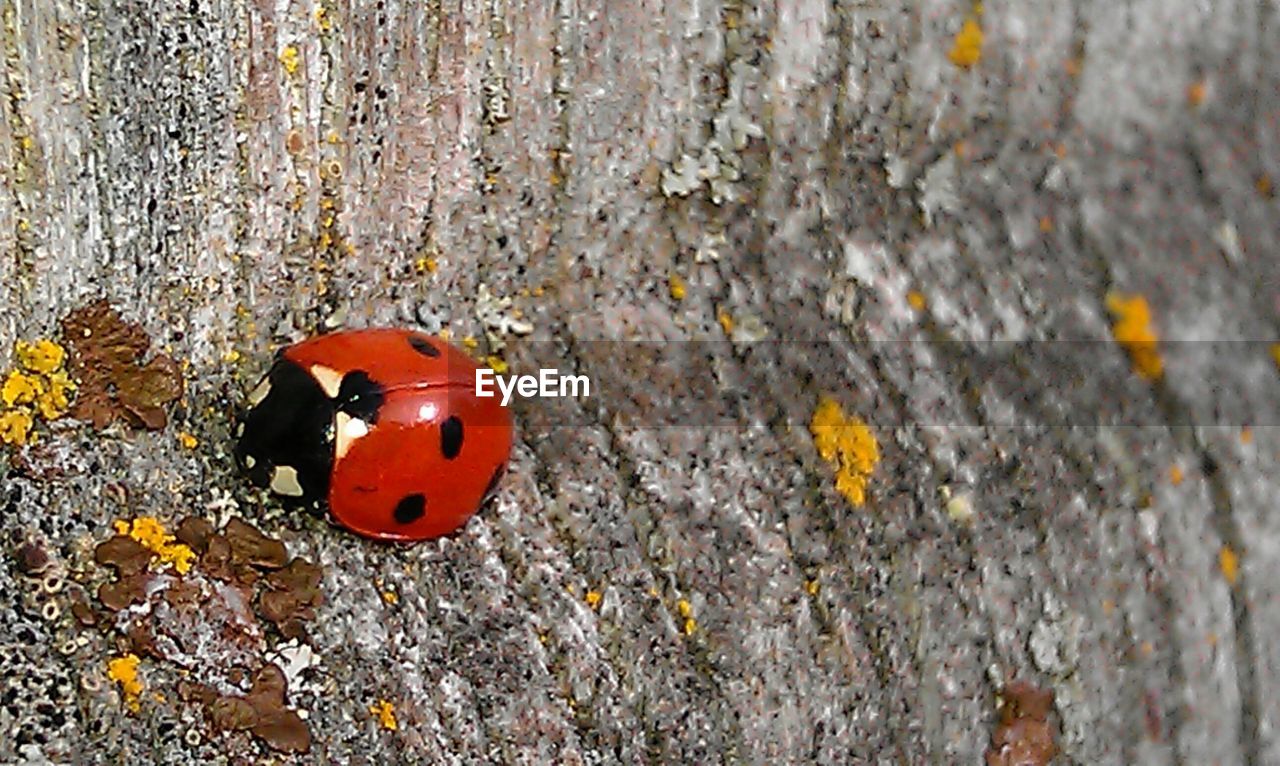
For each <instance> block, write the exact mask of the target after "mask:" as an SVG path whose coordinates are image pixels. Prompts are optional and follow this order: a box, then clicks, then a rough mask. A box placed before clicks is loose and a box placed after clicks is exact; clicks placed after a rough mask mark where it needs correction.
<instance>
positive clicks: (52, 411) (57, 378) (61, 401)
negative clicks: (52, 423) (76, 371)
mask: <svg viewBox="0 0 1280 766" xmlns="http://www.w3.org/2000/svg"><path fill="white" fill-rule="evenodd" d="M75 387H76V384H75V383H74V382H72V380H71V378H70V376H68V375H67V373H66V371H64V370H54V371H53V372H50V373H48V377H47V378H45V389H44V391H42V392H41V393H40V395H39V396H37V397H36V409H37V410H39V412H40V416H41V417H43V418H44V419H45V420H57V419H58V418H60V417H62V416H63V415H65V414H67V410H68V409H70V408H71V392H72V391H73V390H75Z"/></svg>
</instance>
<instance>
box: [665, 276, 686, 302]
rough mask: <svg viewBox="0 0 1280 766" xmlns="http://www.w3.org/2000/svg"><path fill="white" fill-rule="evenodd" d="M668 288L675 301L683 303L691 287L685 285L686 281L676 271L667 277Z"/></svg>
mask: <svg viewBox="0 0 1280 766" xmlns="http://www.w3.org/2000/svg"><path fill="white" fill-rule="evenodd" d="M667 287H668V289H670V290H671V297H672V298H673V299H675V300H678V301H682V300H684V296H685V295H686V294H687V293H688V291H689V286H688V285H687V284H685V281H684V279H683V278H682V277H681V276H680V275H679V274H677V273H675V272H674V271H673V272H671V274H670V276H668V277H667Z"/></svg>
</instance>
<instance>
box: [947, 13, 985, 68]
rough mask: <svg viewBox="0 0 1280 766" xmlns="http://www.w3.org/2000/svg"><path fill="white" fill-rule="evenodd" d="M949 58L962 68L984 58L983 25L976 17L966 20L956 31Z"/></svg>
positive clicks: (948, 54)
mask: <svg viewBox="0 0 1280 766" xmlns="http://www.w3.org/2000/svg"><path fill="white" fill-rule="evenodd" d="M947 58H949V59H951V63H952V64H955V65H956V66H958V67H960V68H961V69H968V68H969V67H971V66H973V65H974V64H976V63H978V59H981V58H982V26H981V25H980V24H978V22H977V20H976V19H968V20H966V21H965V22H964V26H963V27H961V28H960V31H959V32H957V33H956V37H955V41H954V42H953V43H952V44H951V50H950V52H948V53H947Z"/></svg>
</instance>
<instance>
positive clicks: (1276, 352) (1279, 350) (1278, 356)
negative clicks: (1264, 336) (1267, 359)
mask: <svg viewBox="0 0 1280 766" xmlns="http://www.w3.org/2000/svg"><path fill="white" fill-rule="evenodd" d="M1271 361H1273V362H1275V363H1276V367H1277V368H1280V343H1272V344H1271Z"/></svg>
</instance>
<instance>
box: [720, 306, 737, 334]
mask: <svg viewBox="0 0 1280 766" xmlns="http://www.w3.org/2000/svg"><path fill="white" fill-rule="evenodd" d="M716 321H717V322H719V323H720V329H722V330H724V334H725V335H732V334H733V327H734V324H733V315H732V314H730V313H729V310H728V309H724V308H722V309H720V310H719V311H717V312H716Z"/></svg>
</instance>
